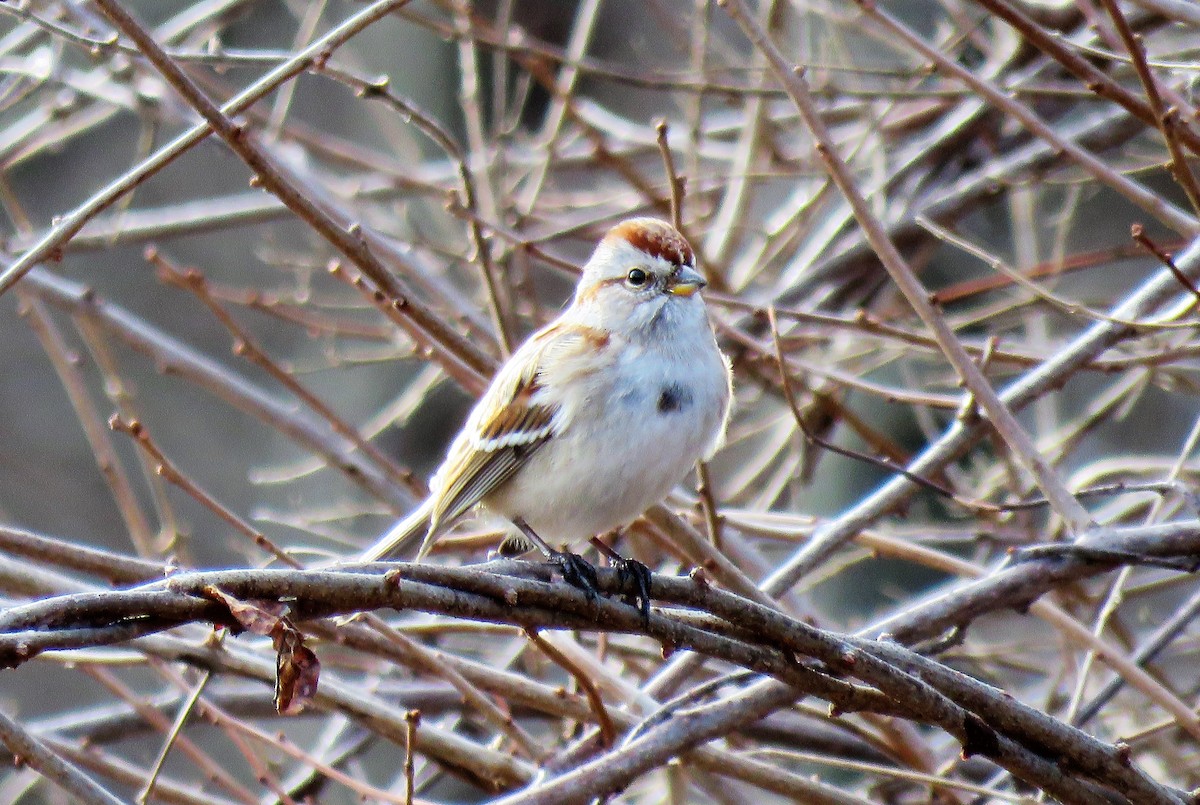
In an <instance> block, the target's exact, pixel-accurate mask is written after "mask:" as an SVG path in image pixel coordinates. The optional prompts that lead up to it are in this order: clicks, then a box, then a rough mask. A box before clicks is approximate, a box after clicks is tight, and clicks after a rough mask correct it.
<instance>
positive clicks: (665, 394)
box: [658, 383, 694, 414]
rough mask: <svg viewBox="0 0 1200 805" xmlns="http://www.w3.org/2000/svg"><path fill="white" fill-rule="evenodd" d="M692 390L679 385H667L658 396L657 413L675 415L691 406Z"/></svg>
mask: <svg viewBox="0 0 1200 805" xmlns="http://www.w3.org/2000/svg"><path fill="white" fill-rule="evenodd" d="M693 402H694V400H693V398H692V390H691V389H690V388H688V387H687V386H683V385H680V384H679V383H668V384H667V385H665V386H663V387H662V390H661V391H660V392H659V394H658V412H659V413H660V414H675V413H679V412H680V411H685V410H687V409H688V408H690V407H691V406H692V403H693Z"/></svg>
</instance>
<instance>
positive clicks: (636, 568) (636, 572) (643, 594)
mask: <svg viewBox="0 0 1200 805" xmlns="http://www.w3.org/2000/svg"><path fill="white" fill-rule="evenodd" d="M614 533H616V532H614ZM591 543H592V545H594V546H596V550H598V551H600V553H602V554H604V555H605V556H607V557H608V561H609V562H611V563H612V566H613V568H614V569H615V570H616V571H617V581H619V582H620V583H621V591H622V592H624V591H625V588H626V587H628V586H630V584H632V586H633V590H634V594H633V595H626V600H628V601H629V604H630V605H631V606H635V607H637V608H638V611H639V612H641V613H642V625H643V626H649V625H650V580H651V579H652V578H653V576H652V574H651V573H650V568H648V567H646V566H645V565H643V564H642V563H641V562H639V561H638V560H636V559H626V558H625V557H624V556H621V554H619V553H617V552H616V551H614V550H613V549H612V548H611V547H610V546H609V545H608V544H607V543H605V542H604V540H602V539H600V538H599V537H592V539H591ZM639 601H640V602H641V603H640V605H639V603H638V602H639Z"/></svg>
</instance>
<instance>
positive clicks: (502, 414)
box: [430, 331, 556, 533]
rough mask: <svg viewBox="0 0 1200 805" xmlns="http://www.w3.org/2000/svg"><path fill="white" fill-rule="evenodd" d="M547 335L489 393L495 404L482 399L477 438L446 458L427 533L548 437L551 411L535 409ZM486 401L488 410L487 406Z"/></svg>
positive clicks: (499, 481) (484, 493)
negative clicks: (515, 370) (527, 358)
mask: <svg viewBox="0 0 1200 805" xmlns="http://www.w3.org/2000/svg"><path fill="white" fill-rule="evenodd" d="M550 335H551V331H543V332H542V333H541V334H540V337H535V338H537V340H538V341H540V342H541V343H540V344H539V345H538V354H537V355H535V356H534V357H533V359H532V360H530V361H529V362H528V363H527V364H525V366H526V367H527V368H526V369H525V371H524V372H522V373H521V374H520V375H518V376H517V377H515V378H513V379H512V380H511V381H510V382H509V383H507V384H503V381H501V382H502V385H500V386H498V387H496V388H495V389H493V390H492V391H491V392H489V393H490V394H493V395H495V396H496V397H497V399H495V400H488V399H486V398H485V399H484V400H482V401H481V403H480V404H481V405H483V406H486V407H485V408H484V411H485V412H486V413H485V414H484V420H483V421H482V422H480V423H479V424H478V425H477V426H475V427H477V428H478V436H477V437H476V438H475V439H472V440H470V441H468V442H465V443H463V444H462V445H461V446H460V449H459V450H457V451H456V454H454V455H451V456H450V458H449V459H448V461H447V466H446V467H445V468H444V470H443V475H444V477H445V478H446V480H447V484H446V486H445V487H444V488H443V489H442V490H440V492H439V494H438V496H437V500H436V501H435V503H434V508H433V516H432V518H431V522H432V526H431V529H430V533H433V532H435V531H438V530H440V529H441V528H443V527H446V526H449V525H451V524H452V523H454V521H456V520H457V519H458V518H459V517H461V516H462V515H463V514H465V513H466V512H467V510H469V509H470V508H471V507H472V506H474V505H475V504H476V503H478V502H479V501H480V500H482V499H483V498H484V497H486V496H487V494H488V493H489V492H491V491H492V490H493V489H495V488H496V487H497V486H499V485H500V484H502V483H503V482H504V481H506V480H507V479H508V478H509V477H511V476H512V474H513V473H514V472H516V471H517V470H518V469H520V468H521V466H522V465H523V464H524V463H525V462H526V461H528V460H529V457H530V456H531V455H533V453H534V452H536V451H537V449H538V448H539V447H541V446H542V445H543V444H544V443H545V442H546V440H547V439H549V438H550V436H551V435H552V433H553V428H554V416H555V413H556V409H555V407H554V406H550V405H544V404H535V403H534V402H533V397H534V395H535V394H536V392H537V391H538V389H539V388H540V387H541V386H540V385H539V381H538V369H539V365H540V358H541V354H540V353H541V351H542V350H543V349H544V348H545V346H546V344H547V342H548V341H550V338H549V336H550ZM489 402H490V403H491V405H489Z"/></svg>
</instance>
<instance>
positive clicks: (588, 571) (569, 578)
mask: <svg viewBox="0 0 1200 805" xmlns="http://www.w3.org/2000/svg"><path fill="white" fill-rule="evenodd" d="M548 558H549V559H550V562H551V563H552V564H554V565H557V566H558V570H559V572H560V573H562V577H563V581H565V582H566V583H567V584H570V585H571V586H572V587H578V588H579V589H580V590H583V594H584V595H586V596H587V599H588V601H595V600H596V597H597V596H598V595H600V589H599V581H598V579H597V578H596V568H594V567H592V566H591V565H590V564H588V561H587V560H586V559H584V558H583V557H582V556H580V555H579V554H577V553H570V552H568V551H551V552H550V554H549V557H548Z"/></svg>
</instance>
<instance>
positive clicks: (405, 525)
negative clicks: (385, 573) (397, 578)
mask: <svg viewBox="0 0 1200 805" xmlns="http://www.w3.org/2000/svg"><path fill="white" fill-rule="evenodd" d="M432 512H433V503H432V501H431V500H426V501H425V502H424V503H422V504H421V505H420V506H418V507H417V508H416V509H415V510H414V511H413V513H412V514H410V515H408V516H407V517H405V518H404V519H403V520H401V521H400V522H398V523H396V524H395V525H394V526H392V527H391V529H389V530H388V532H387V533H386V534H384V535H383V536H382V537H380V538H379V541H378V542H376V543H375V544H374V545H372V546H371V547H370V548H367V549H366V550H365V551H363V552H362V553H361V554H360V555H359V557H358V558H359V561H362V562H376V561H379V560H381V559H389V558H391V557H394V556H396V555H398V554H402V553H408V551H409V549H410V548H411V547H412V546H413V545H414V544H415V543H416V542H417V541H418V540H424V541H423V542H422V544H421V549H420V551H418V553H417V557H416V558H417V559H418V560H420V559H422V558H424V556H425V554H426V553H428V552H429V549H430V548H431V547H432V546H433V540H432V536H433V529H432V528H431V522H430V515H431V514H432Z"/></svg>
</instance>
